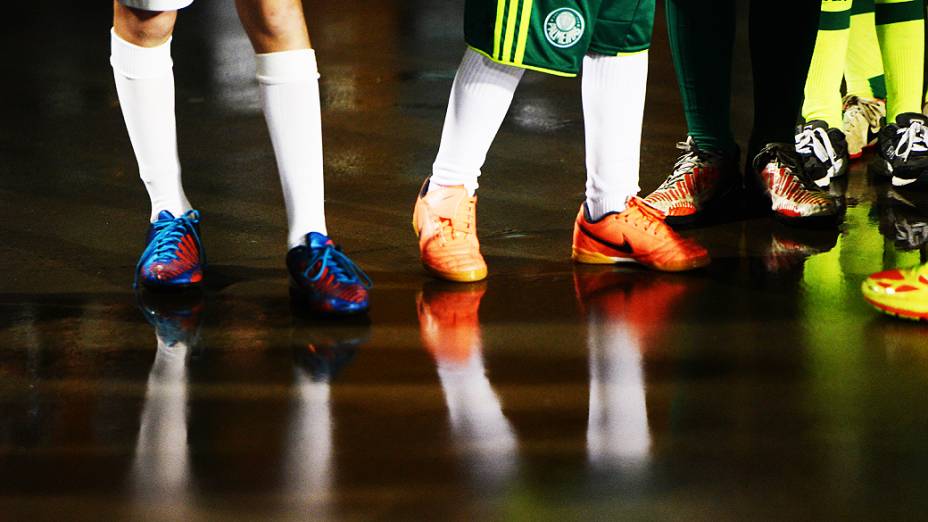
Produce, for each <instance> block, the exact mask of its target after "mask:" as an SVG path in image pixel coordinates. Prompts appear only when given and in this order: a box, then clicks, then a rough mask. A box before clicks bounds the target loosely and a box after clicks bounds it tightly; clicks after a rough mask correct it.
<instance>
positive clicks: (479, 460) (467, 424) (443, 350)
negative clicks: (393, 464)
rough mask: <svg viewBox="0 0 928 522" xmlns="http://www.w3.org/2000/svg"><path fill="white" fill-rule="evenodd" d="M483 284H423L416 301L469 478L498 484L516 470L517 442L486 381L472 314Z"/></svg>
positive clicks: (424, 339) (477, 326)
mask: <svg viewBox="0 0 928 522" xmlns="http://www.w3.org/2000/svg"><path fill="white" fill-rule="evenodd" d="M485 292H486V283H485V282H482V283H475V284H470V285H462V284H456V283H455V284H446V283H441V282H434V281H433V282H429V283H427V284H426V285H425V287H424V288H423V290H422V292H421V293H420V294H419V296H418V298H417V305H418V314H419V329H420V334H421V337H422V343H423V345H425V347H426V349H428V350H429V352H431V354H432V357H434V359H435V364H436V366H437V370H438V377H439V380H440V381H441V387H442V392H443V393H444V396H445V403H446V404H447V407H448V417H449V420H450V422H451V430H452V436H453V438H454V444H455V446H456V447H457V449H458V450H459V451H461V452H462V453H464V454H465V456H466V459H467V463H468V467H469V469H470V470H471V471H472V473H473V480H474V482H475V483H477V484H481V485H482V486H490V487H491V488H492V487H494V486H499V485H502V484H503V483H505V482H506V481H508V480H509V479H510V478H511V477H512V475H513V473H514V471H515V468H516V463H517V441H516V437H515V434H514V433H513V430H512V426H511V425H510V423H509V420H508V419H507V418H506V416H505V415H503V409H502V405H501V404H500V400H499V397H498V396H497V394H496V392H495V391H494V390H493V387H492V385H491V384H490V380H489V379H488V378H487V374H486V368H485V367H484V363H483V343H482V338H481V332H480V321H479V318H478V310H479V308H480V301H481V299H482V298H483V294H484V293H485Z"/></svg>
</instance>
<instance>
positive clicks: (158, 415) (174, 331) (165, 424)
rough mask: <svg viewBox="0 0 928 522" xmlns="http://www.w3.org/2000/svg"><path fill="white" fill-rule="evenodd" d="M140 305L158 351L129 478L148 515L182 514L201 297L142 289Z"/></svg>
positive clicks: (188, 491) (187, 504)
mask: <svg viewBox="0 0 928 522" xmlns="http://www.w3.org/2000/svg"><path fill="white" fill-rule="evenodd" d="M138 304H139V308H140V309H141V311H142V313H143V314H144V316H145V319H147V320H148V322H149V323H150V324H151V325H152V326H153V327H154V329H155V338H156V341H157V350H156V351H155V361H154V363H153V364H152V367H151V370H150V371H149V373H148V381H147V383H146V388H145V401H144V405H143V407H142V417H141V423H140V427H139V435H138V440H137V442H136V445H135V458H134V460H133V464H132V481H131V482H132V486H133V491H134V493H135V499H136V501H137V503H138V504H142V505H144V506H145V513H146V516H151V514H152V511H150V510H152V509H154V511H155V512H157V511H158V510H159V509H162V510H165V513H169V514H170V515H171V516H172V517H176V516H182V515H183V513H185V512H186V510H187V509H188V508H189V507H190V500H191V498H190V495H191V484H190V462H189V460H190V459H189V450H188V445H187V359H188V357H189V356H190V354H191V352H192V351H193V350H194V349H195V347H196V344H197V341H198V339H199V332H200V318H201V315H202V312H203V308H204V300H203V295H202V294H201V293H199V292H195V293H189V294H182V295H180V294H179V295H163V296H162V295H157V294H152V293H149V292H145V291H143V292H140V293H139V294H138ZM182 518H183V517H182Z"/></svg>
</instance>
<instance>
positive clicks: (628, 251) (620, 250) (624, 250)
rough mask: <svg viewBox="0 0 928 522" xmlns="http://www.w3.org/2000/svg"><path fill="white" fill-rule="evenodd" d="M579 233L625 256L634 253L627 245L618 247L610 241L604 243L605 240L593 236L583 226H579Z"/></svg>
mask: <svg viewBox="0 0 928 522" xmlns="http://www.w3.org/2000/svg"><path fill="white" fill-rule="evenodd" d="M580 232H582V233H583V235H585V236H586V237H588V238H590V239H592V240H593V241H596V242H597V243H599V244H601V245H605V246H607V247H609V248H611V249H613V250H618V251H619V252H624V253H626V254H634V253H635V251H634V250H633V249H632V246H631V245H629V244H628V243H622V244H621V245H619V244H616V243H612V242H610V241H606V240H605V239H602V238H599V237H596V236H594V235H593V233H592V232H590V231H589V230H587V229H586V227H584V226H583V225H580Z"/></svg>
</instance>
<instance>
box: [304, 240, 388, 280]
mask: <svg viewBox="0 0 928 522" xmlns="http://www.w3.org/2000/svg"><path fill="white" fill-rule="evenodd" d="M310 252H311V256H310V258H309V262H308V263H307V265H306V270H304V271H303V277H305V278H306V279H307V280H308V281H310V282H312V283H315V282H317V281H319V280H321V279H322V276H323V275H325V274H326V273H328V274H330V275H331V276H332V278H333V279H334V280H335V282H337V283H340V284H361V285H363V286H364V288H370V287H371V286H373V283H372V282H371V278H370V277H369V276H368V275H367V274H366V273H365V272H364V270H361V267H359V266H358V265H356V264H355V262H354V261H352V260H351V259H350V258H349V257H348V256H346V255H345V254H344V253H343V252H342V251H341V249H340V248H338V247H336V246H335V245H332V244H327V245H324V246H321V247H319V248H312V249H310ZM312 272H315V274H312Z"/></svg>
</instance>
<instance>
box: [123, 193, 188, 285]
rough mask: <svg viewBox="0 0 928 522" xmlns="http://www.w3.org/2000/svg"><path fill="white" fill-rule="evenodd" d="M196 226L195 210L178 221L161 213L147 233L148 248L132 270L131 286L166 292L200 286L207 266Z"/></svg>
mask: <svg viewBox="0 0 928 522" xmlns="http://www.w3.org/2000/svg"><path fill="white" fill-rule="evenodd" d="M199 223H200V213H199V212H197V211H196V210H189V211H187V212H186V213H185V214H184V215H182V216H180V217H177V218H175V217H174V215H173V214H171V213H170V212H168V211H167V210H162V211H161V212H160V213H159V214H158V220H157V221H155V222H154V223H152V224H151V228H149V229H148V239H147V242H148V246H146V247H145V251H144V252H142V256H141V257H140V258H139V262H138V264H137V265H136V266H135V284H134V286H136V287H138V285H139V284H141V285H143V286H145V287H146V288H151V289H169V288H187V287H190V286H196V285H199V284H200V282H201V281H203V268H204V267H205V266H206V255H205V254H204V253H203V245H202V244H201V243H200V227H199V226H198V224H199Z"/></svg>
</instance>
